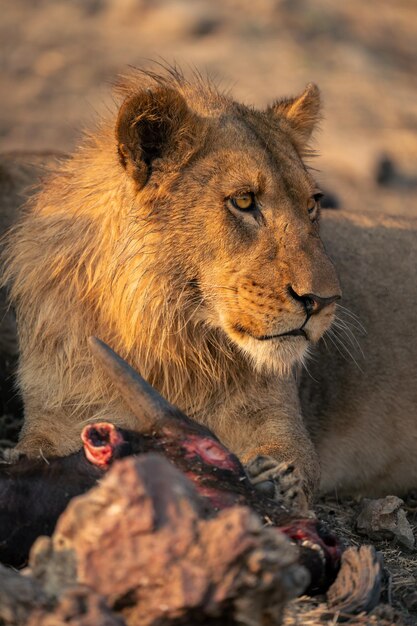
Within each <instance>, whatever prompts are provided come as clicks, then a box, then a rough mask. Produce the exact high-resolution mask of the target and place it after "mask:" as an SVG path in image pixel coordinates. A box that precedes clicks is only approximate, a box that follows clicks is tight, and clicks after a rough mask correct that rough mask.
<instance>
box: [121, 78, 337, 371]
mask: <svg viewBox="0 0 417 626" xmlns="http://www.w3.org/2000/svg"><path fill="white" fill-rule="evenodd" d="M319 110H320V97H319V91H318V89H317V87H316V86H315V85H309V86H308V87H307V88H306V90H305V91H304V93H302V94H301V96H299V97H296V98H292V99H287V100H282V101H278V102H276V103H275V104H273V105H272V106H270V107H268V108H267V109H266V110H264V111H257V110H255V109H253V108H250V107H246V106H243V105H242V104H238V103H236V102H234V101H233V100H232V99H230V98H229V97H227V96H224V95H220V94H219V93H218V92H217V91H216V90H214V89H213V88H211V87H210V86H208V85H207V84H205V83H202V82H197V84H193V85H191V84H189V83H187V82H186V81H184V79H182V78H181V77H178V76H175V79H174V80H171V82H169V81H166V80H165V81H164V80H162V81H161V79H159V80H157V81H156V82H155V84H154V85H153V86H152V85H151V86H148V87H147V88H143V87H142V86H140V85H138V84H137V83H136V85H135V84H133V85H132V84H129V86H128V87H127V88H126V94H125V102H124V104H123V105H122V107H121V110H120V112H119V117H118V121H117V127H116V136H117V143H118V150H119V156H120V163H121V164H122V167H123V169H124V170H125V172H126V175H127V176H128V177H129V179H130V182H131V184H132V186H134V187H135V191H136V194H137V195H136V201H135V202H136V203H137V207H138V211H139V207H143V206H144V205H145V206H146V205H148V206H149V209H150V214H151V215H152V217H151V218H150V219H152V221H153V223H154V226H155V227H156V228H158V227H160V228H161V229H162V230H164V231H165V233H166V240H167V241H169V247H166V246H164V245H161V248H160V254H166V255H169V256H172V258H173V259H174V260H175V262H174V266H173V268H172V269H173V274H175V275H176V276H177V277H179V276H180V277H181V282H182V286H183V289H184V290H186V291H187V292H189V293H190V294H191V295H192V300H193V301H194V302H195V303H196V306H195V311H194V312H193V313H192V318H193V320H194V321H196V320H198V321H200V322H203V323H204V324H206V325H208V326H210V327H215V328H216V329H220V330H221V331H222V332H223V333H225V335H226V336H227V337H228V338H229V339H230V340H231V341H232V342H233V343H234V344H235V345H236V346H238V347H239V348H241V349H242V350H243V351H244V353H245V354H246V355H248V356H249V357H250V358H251V359H252V360H253V361H254V362H255V364H256V366H257V367H260V368H265V367H266V368H268V369H273V370H278V371H282V370H285V369H288V368H289V367H290V366H291V365H292V364H293V363H294V361H296V360H297V359H301V358H302V357H303V355H304V354H305V353H306V351H307V349H308V346H309V345H310V344H311V343H312V342H313V343H314V342H316V341H317V340H318V339H319V338H320V337H321V336H322V335H323V333H324V332H325V331H326V330H327V329H328V328H329V326H330V324H331V322H332V319H333V315H334V309H335V305H334V302H335V300H337V299H338V298H339V297H340V288H339V284H338V280H337V277H336V274H335V270H334V268H333V265H332V263H331V262H330V260H329V258H328V256H327V255H326V252H325V250H324V248H323V245H322V242H321V240H320V236H319V212H320V208H319V200H320V195H321V194H320V190H319V189H318V187H317V184H316V183H315V181H314V179H313V177H312V176H311V174H310V172H309V170H308V168H307V167H306V165H305V164H304V162H303V156H304V155H305V154H306V153H308V147H307V145H308V141H309V139H310V136H311V134H312V131H313V129H314V126H315V124H316V122H317V119H318V117H319Z"/></svg>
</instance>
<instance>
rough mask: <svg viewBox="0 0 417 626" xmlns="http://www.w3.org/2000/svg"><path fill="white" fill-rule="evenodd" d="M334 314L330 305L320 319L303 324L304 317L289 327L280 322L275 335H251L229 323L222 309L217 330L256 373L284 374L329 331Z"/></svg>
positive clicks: (306, 356) (304, 357)
mask: <svg viewBox="0 0 417 626" xmlns="http://www.w3.org/2000/svg"><path fill="white" fill-rule="evenodd" d="M334 312H335V306H334V305H332V306H331V307H329V311H326V312H324V313H323V314H322V316H321V317H320V318H318V319H314V318H309V319H307V321H306V316H304V319H303V320H302V321H301V322H300V320H294V321H293V322H292V325H291V322H290V323H289V322H288V320H285V319H281V320H279V322H280V323H278V326H281V329H280V330H277V332H276V334H273V333H271V334H266V335H259V336H254V335H253V334H252V333H251V332H248V331H247V330H245V329H244V327H243V326H242V325H239V324H233V323H232V322H231V319H230V312H227V307H226V312H220V314H219V316H218V319H219V323H218V327H219V328H220V329H221V330H222V331H223V332H224V333H225V335H226V336H227V337H228V339H229V340H230V341H231V342H232V343H233V344H234V345H235V346H237V347H238V349H239V350H240V352H241V353H243V355H244V356H245V357H246V359H247V360H248V361H249V362H250V363H251V364H252V366H253V367H254V368H255V369H256V370H257V371H259V372H264V373H266V372H267V373H272V374H278V375H288V374H289V373H290V372H291V371H292V368H293V367H294V366H295V365H297V364H300V363H304V362H305V361H306V359H307V358H308V356H309V354H310V352H311V350H312V348H313V346H314V344H316V343H317V342H318V341H319V340H320V339H321V337H322V336H323V335H324V334H325V333H326V332H327V331H328V330H329V329H330V327H331V325H332V323H333V320H334V317H335V313H334ZM228 313H229V314H228ZM285 326H287V328H286V330H284V327H285ZM301 327H302V328H301ZM300 328H301V330H300Z"/></svg>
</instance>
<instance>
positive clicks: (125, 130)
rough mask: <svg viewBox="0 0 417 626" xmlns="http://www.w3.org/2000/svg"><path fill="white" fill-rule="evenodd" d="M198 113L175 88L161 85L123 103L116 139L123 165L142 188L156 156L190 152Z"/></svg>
mask: <svg viewBox="0 0 417 626" xmlns="http://www.w3.org/2000/svg"><path fill="white" fill-rule="evenodd" d="M194 127H195V115H194V114H193V113H192V112H191V111H190V109H189V108H188V106H187V103H186V101H185V100H184V98H183V97H182V96H181V95H180V94H179V93H178V92H177V91H175V90H174V89H170V88H167V87H158V88H155V89H147V90H144V91H141V92H139V93H138V94H135V95H134V96H131V97H130V98H128V99H127V100H125V102H124V103H123V104H122V106H121V108H120V111H119V115H118V118H117V123H116V140H117V149H118V153H119V158H120V162H121V164H122V166H123V167H124V168H125V169H126V171H127V172H128V174H129V175H130V176H131V177H132V178H133V179H134V181H135V182H136V184H137V186H138V188H139V189H141V188H142V187H143V186H144V185H145V184H146V182H147V180H148V178H149V176H150V174H151V172H152V167H153V165H154V162H155V161H156V159H161V158H169V157H170V155H173V154H175V155H176V157H177V161H181V156H182V157H183V158H185V157H186V155H187V154H189V153H190V149H191V145H192V138H193V131H194Z"/></svg>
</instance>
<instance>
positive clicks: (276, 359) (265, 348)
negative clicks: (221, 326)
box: [232, 336, 310, 375]
mask: <svg viewBox="0 0 417 626" xmlns="http://www.w3.org/2000/svg"><path fill="white" fill-rule="evenodd" d="M232 339H233V342H234V343H235V344H236V345H237V346H238V347H239V348H240V350H241V351H242V352H243V353H244V354H245V356H246V358H248V359H249V360H250V361H251V362H252V364H253V366H254V367H255V369H256V370H258V371H259V372H270V373H275V374H279V375H288V374H290V373H291V371H292V369H293V367H294V365H296V364H298V363H302V362H303V361H304V360H305V359H306V358H307V356H308V349H309V346H310V342H309V341H308V340H307V339H306V338H305V337H303V336H295V337H293V336H287V337H279V338H276V339H270V340H268V341H259V340H258V339H254V338H253V337H250V336H244V337H242V336H240V337H232Z"/></svg>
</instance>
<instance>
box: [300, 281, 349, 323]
mask: <svg viewBox="0 0 417 626" xmlns="http://www.w3.org/2000/svg"><path fill="white" fill-rule="evenodd" d="M288 291H289V292H290V295H291V296H292V297H293V298H294V300H298V302H302V304H303V305H304V308H305V310H306V313H307V315H308V316H310V315H314V314H315V313H319V311H322V310H323V309H324V308H326V306H329V304H332V302H335V301H336V300H340V295H339V294H337V295H334V296H329V297H327V298H322V297H321V296H317V295H316V294H315V293H304V294H303V295H300V294H298V293H297V292H296V291H295V290H294V289H293V288H292V287H291V285H289V286H288Z"/></svg>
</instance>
